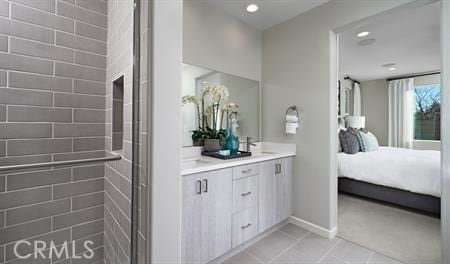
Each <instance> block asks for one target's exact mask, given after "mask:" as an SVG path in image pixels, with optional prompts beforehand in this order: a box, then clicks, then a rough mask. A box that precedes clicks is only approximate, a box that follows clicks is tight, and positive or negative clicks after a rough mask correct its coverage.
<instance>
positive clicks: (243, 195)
mask: <svg viewBox="0 0 450 264" xmlns="http://www.w3.org/2000/svg"><path fill="white" fill-rule="evenodd" d="M250 194H252V192H247V193H243V194H241V196H242V197H245V196H249V195H250Z"/></svg>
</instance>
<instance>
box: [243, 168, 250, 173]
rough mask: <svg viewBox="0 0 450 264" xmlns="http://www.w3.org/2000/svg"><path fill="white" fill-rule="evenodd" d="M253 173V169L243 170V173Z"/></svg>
mask: <svg viewBox="0 0 450 264" xmlns="http://www.w3.org/2000/svg"><path fill="white" fill-rule="evenodd" d="M250 172H252V169H247V170H243V171H242V173H250Z"/></svg>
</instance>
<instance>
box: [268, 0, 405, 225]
mask: <svg viewBox="0 0 450 264" xmlns="http://www.w3.org/2000/svg"><path fill="white" fill-rule="evenodd" d="M407 2H411V1H409V0H401V1H357V0H345V1H331V2H328V3H326V4H324V5H322V6H319V7H317V8H314V9H312V10H311V11H309V12H307V13H304V14H301V15H299V16H297V17H295V18H293V19H290V20H289V21H287V22H284V23H282V24H279V25H276V26H274V27H272V28H270V29H268V30H266V31H264V32H263V58H262V65H263V66H262V76H263V80H262V83H263V101H262V102H263V103H262V105H263V107H262V109H263V110H262V120H264V122H263V126H262V129H263V134H262V135H263V140H264V141H278V142H290V143H296V144H297V156H296V157H295V160H294V184H293V188H294V216H296V217H298V218H300V219H303V220H305V221H308V222H310V223H313V224H315V225H317V226H319V227H322V228H324V229H326V230H332V229H334V228H335V227H336V225H337V223H336V219H337V217H336V210H337V209H336V207H337V201H336V199H337V194H336V193H337V186H336V181H337V179H336V178H337V166H336V153H337V135H336V133H335V131H336V127H337V121H336V103H335V102H336V100H337V99H336V86H335V83H337V76H336V79H335V80H333V79H330V76H333V75H337V74H336V72H337V69H336V68H334V67H330V62H333V61H334V60H335V58H337V56H336V54H335V53H334V51H333V50H334V49H333V48H332V47H330V40H331V38H332V37H333V34H330V30H333V29H335V28H337V27H340V26H344V25H347V24H349V23H351V22H355V21H358V20H360V19H363V18H366V17H368V16H372V15H375V14H377V13H380V12H383V11H386V10H389V9H391V8H393V7H396V6H399V5H401V4H404V3H407ZM290 105H297V106H298V107H299V108H300V122H301V123H300V128H299V130H298V132H297V134H296V135H294V136H286V135H285V133H284V131H283V130H284V129H283V127H284V126H283V119H284V113H285V111H286V108H287V107H288V106H290Z"/></svg>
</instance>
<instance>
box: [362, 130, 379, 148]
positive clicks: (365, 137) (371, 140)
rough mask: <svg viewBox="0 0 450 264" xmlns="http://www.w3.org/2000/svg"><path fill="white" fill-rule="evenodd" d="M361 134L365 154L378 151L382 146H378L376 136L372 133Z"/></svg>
mask: <svg viewBox="0 0 450 264" xmlns="http://www.w3.org/2000/svg"><path fill="white" fill-rule="evenodd" d="M359 134H360V135H361V139H362V142H363V144H364V150H365V152H369V151H375V150H378V148H379V147H380V146H379V145H378V140H377V137H375V135H374V134H372V133H370V132H367V133H365V132H364V131H359Z"/></svg>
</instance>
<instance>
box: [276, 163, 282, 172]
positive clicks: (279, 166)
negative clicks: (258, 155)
mask: <svg viewBox="0 0 450 264" xmlns="http://www.w3.org/2000/svg"><path fill="white" fill-rule="evenodd" d="M280 173H281V164H275V174H280Z"/></svg>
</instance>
